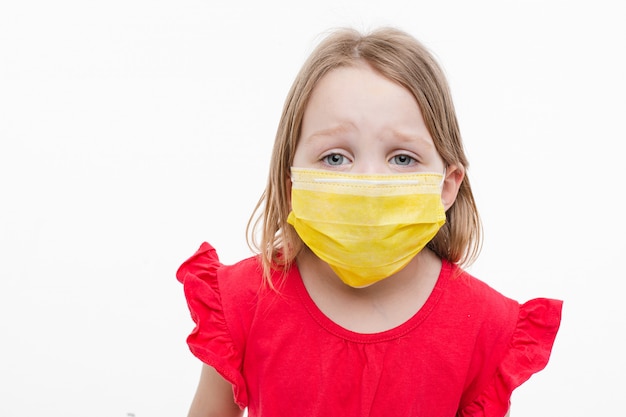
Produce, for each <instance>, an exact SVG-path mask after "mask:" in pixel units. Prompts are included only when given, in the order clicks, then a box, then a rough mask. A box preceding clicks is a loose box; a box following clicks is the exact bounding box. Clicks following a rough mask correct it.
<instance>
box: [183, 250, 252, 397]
mask: <svg viewBox="0 0 626 417" xmlns="http://www.w3.org/2000/svg"><path fill="white" fill-rule="evenodd" d="M221 267H222V264H221V263H220V261H219V258H218V256H217V253H216V251H215V249H214V248H213V247H212V246H211V245H209V244H208V243H206V242H205V243H203V244H202V245H201V246H200V248H199V249H198V251H197V252H196V253H195V254H194V255H193V256H192V257H190V258H189V259H188V260H186V261H185V262H184V263H183V264H182V265H181V266H180V268H179V269H178V271H177V272H176V278H177V279H178V280H179V281H180V282H181V283H182V284H183V285H184V289H185V297H186V299H187V305H188V306H189V311H190V312H191V318H192V319H193V321H194V323H195V324H196V326H195V328H194V330H193V331H192V332H191V334H190V335H189V337H188V338H187V344H188V345H189V349H190V350H191V352H192V353H193V354H194V355H195V356H196V357H198V359H200V360H201V361H202V362H204V363H206V364H207V365H210V366H212V367H213V368H215V369H216V370H217V372H219V373H220V374H221V375H222V376H223V377H224V378H225V379H226V380H227V381H229V382H230V383H231V384H232V385H233V394H234V399H235V402H236V403H237V404H238V405H239V406H240V407H241V408H244V407H245V406H247V403H248V398H247V391H246V388H245V382H244V379H243V376H242V374H241V363H242V352H241V349H238V348H237V346H235V343H234V342H233V338H232V335H231V333H230V331H229V328H228V323H227V321H226V318H225V315H224V310H223V306H222V296H221V294H220V288H219V282H218V271H219V269H220V268H221Z"/></svg>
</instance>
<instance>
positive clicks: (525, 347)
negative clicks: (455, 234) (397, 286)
mask: <svg viewBox="0 0 626 417" xmlns="http://www.w3.org/2000/svg"><path fill="white" fill-rule="evenodd" d="M261 271H262V269H261V266H260V265H259V262H258V261H257V259H256V258H249V259H246V260H244V261H242V262H239V263H237V264H235V265H232V266H225V265H222V264H221V263H220V262H219V259H218V256H217V254H216V252H215V250H214V249H213V247H211V246H210V245H209V244H207V243H203V244H202V246H201V247H200V249H199V250H198V251H197V252H196V253H195V254H194V255H193V256H192V257H191V258H189V259H188V260H187V261H186V262H184V263H183V264H182V265H181V267H180V269H179V270H178V272H177V278H178V280H179V281H181V282H182V283H183V284H184V288H185V295H186V297H187V302H188V305H189V309H190V311H191V316H192V318H193V320H194V322H195V323H196V327H195V329H194V330H193V332H192V333H191V335H190V336H189V337H188V339H187V342H188V344H189V347H190V349H191V351H192V352H193V354H194V355H196V356H197V357H198V358H199V359H200V360H201V361H203V362H204V363H206V364H208V365H210V366H212V367H214V368H215V369H216V370H217V371H218V372H219V373H220V374H221V375H222V376H223V377H224V378H225V379H226V380H228V381H230V382H231V383H232V385H233V392H234V398H235V401H236V402H237V404H239V406H240V407H242V408H244V407H248V415H249V417H260V416H263V417H265V416H268V417H280V416H299V417H309V416H324V417H329V416H330V417H332V416H341V417H345V416H350V417H360V416H371V417H373V416H381V417H394V416H403V417H409V416H414V417H420V416H421V417H454V416H463V417H466V416H484V417H502V416H504V415H505V414H506V412H507V409H508V407H509V399H510V396H511V392H512V391H513V389H515V388H516V387H517V386H519V385H520V384H521V383H523V382H524V381H526V380H527V379H528V378H529V377H530V376H531V375H532V374H533V373H535V372H537V371H539V370H541V369H543V368H544V367H545V366H546V364H547V362H548V358H549V356H550V351H551V349H552V344H553V342H554V338H555V337H556V333H557V331H558V327H559V323H560V317H561V305H562V302H561V301H558V300H550V299H535V300H531V301H528V302H527V303H525V304H523V305H520V304H518V303H517V302H516V301H514V300H511V299H509V298H506V297H504V296H503V295H501V294H499V293H498V292H496V291H495V290H493V289H491V288H490V287H488V286H487V285H486V284H484V283H483V282H481V281H479V280H477V279H476V278H474V277H472V276H470V275H469V274H467V273H466V272H463V271H460V270H459V269H458V267H457V266H456V265H454V264H451V263H449V262H446V261H444V262H443V265H442V268H441V272H440V275H439V278H438V281H437V283H436V285H435V288H434V289H433V291H432V294H431V295H430V296H429V298H428V300H427V301H426V303H425V304H424V306H423V307H422V308H421V309H420V310H419V311H418V312H417V313H416V314H415V315H414V316H413V317H412V318H410V319H409V320H408V321H406V322H405V323H403V324H401V325H400V326H398V327H395V328H393V329H390V330H387V331H384V332H380V333H372V334H361V333H356V332H352V331H349V330H346V329H345V328H342V327H340V326H339V325H337V324H336V323H334V322H332V321H331V320H330V319H329V318H328V317H326V316H325V315H324V314H323V313H322V312H321V311H320V310H319V309H318V308H317V306H316V305H315V304H314V302H313V300H312V299H311V298H310V297H309V295H308V293H307V291H306V289H305V287H304V284H303V282H302V279H301V277H300V275H299V272H298V269H297V267H296V266H294V267H293V268H291V270H290V271H289V272H288V274H287V276H286V279H285V283H284V285H283V286H282V287H281V288H280V292H279V293H276V292H274V291H272V290H270V289H266V288H265V287H264V286H263V285H262V272H261ZM274 278H276V279H278V278H279V274H278V273H277V274H276V276H275V277H274Z"/></svg>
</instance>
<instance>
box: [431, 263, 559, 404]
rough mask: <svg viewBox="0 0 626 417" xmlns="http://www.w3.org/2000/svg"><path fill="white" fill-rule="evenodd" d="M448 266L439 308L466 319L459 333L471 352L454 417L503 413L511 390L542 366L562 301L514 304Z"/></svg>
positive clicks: (481, 282)
mask: <svg viewBox="0 0 626 417" xmlns="http://www.w3.org/2000/svg"><path fill="white" fill-rule="evenodd" d="M450 268H451V274H449V277H448V279H447V285H446V291H445V294H444V296H443V298H444V299H445V302H444V304H445V305H448V308H449V310H450V311H453V313H450V314H451V315H453V316H454V315H455V314H456V315H457V316H463V318H464V319H466V320H465V323H464V324H465V325H464V326H463V330H462V333H463V334H464V337H466V338H467V339H469V340H471V344H472V350H471V351H472V352H473V353H472V355H471V358H469V362H468V363H467V366H468V367H467V380H466V388H465V390H464V395H463V399H462V401H461V405H462V409H463V412H462V413H460V415H462V416H478V415H480V416H492V415H493V416H496V415H504V414H505V413H506V410H507V408H508V404H509V400H510V395H511V393H512V391H513V390H514V389H515V388H516V387H518V386H519V385H521V384H522V383H523V382H524V381H526V380H527V379H528V378H529V377H530V376H531V375H532V374H533V373H535V372H538V371H540V370H541V369H543V368H544V367H545V366H546V364H547V362H548V359H549V356H550V352H551V350H552V346H553V343H554V340H555V337H556V333H557V331H558V328H559V325H560V320H561V306H562V302H561V301H560V300H551V299H547V298H536V299H533V300H530V301H527V302H525V303H523V304H520V303H519V302H517V301H516V300H513V299H511V298H508V297H506V296H504V295H502V294H501V293H500V292H498V291H496V290H495V289H493V288H492V287H490V286H489V285H487V284H486V283H485V282H483V281H481V280H479V279H477V278H475V277H474V276H472V275H471V274H469V273H467V272H465V271H462V270H461V269H459V268H458V267H456V266H451V267H450ZM455 271H456V272H455Z"/></svg>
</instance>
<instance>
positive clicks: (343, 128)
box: [302, 122, 355, 140]
mask: <svg viewBox="0 0 626 417" xmlns="http://www.w3.org/2000/svg"><path fill="white" fill-rule="evenodd" d="M354 129H355V127H354V124H352V123H351V122H343V123H339V124H337V125H336V126H333V127H330V128H328V129H322V130H318V131H316V132H313V133H312V134H310V135H309V136H307V137H303V138H302V139H304V140H311V139H314V138H316V137H318V136H336V135H338V134H341V133H345V132H348V131H351V130H354Z"/></svg>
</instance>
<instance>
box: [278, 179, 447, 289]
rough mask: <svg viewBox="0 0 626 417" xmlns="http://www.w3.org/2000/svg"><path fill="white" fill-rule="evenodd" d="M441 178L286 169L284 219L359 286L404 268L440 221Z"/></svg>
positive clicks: (442, 216) (442, 212) (338, 271)
mask: <svg viewBox="0 0 626 417" xmlns="http://www.w3.org/2000/svg"><path fill="white" fill-rule="evenodd" d="M443 177H444V176H443V175H442V174H437V173H411V174H389V175H360V174H350V173H341V172H333V171H324V170H314V169H302V168H291V183H292V188H291V206H292V211H291V213H289V217H288V218H287V222H288V223H289V224H291V225H292V226H293V227H294V228H295V229H296V232H297V233H298V235H299V236H300V238H301V239H302V241H303V242H304V243H305V244H306V245H307V246H308V247H309V248H310V249H311V250H312V251H313V253H315V255H317V256H318V257H319V258H320V259H322V260H323V261H324V262H326V263H328V264H329V265H330V267H331V268H332V269H333V271H334V272H335V273H336V274H337V275H338V276H339V278H341V280H342V281H343V282H345V283H346V284H348V285H350V286H352V287H357V288H358V287H365V286H368V285H371V284H373V283H375V282H377V281H380V280H381V279H383V278H387V277H389V276H390V275H393V274H394V273H396V272H398V271H399V270H401V269H402V268H404V267H405V266H406V264H408V263H409V261H410V260H411V259H412V258H413V257H414V256H415V255H417V253H419V252H420V251H421V250H422V249H423V248H424V246H426V244H427V243H428V242H430V240H431V239H432V238H433V237H434V236H435V235H436V234H437V232H438V231H439V228H440V227H441V226H442V225H443V224H444V223H445V221H446V213H445V209H444V207H443V204H442V203H441V186H442V183H443Z"/></svg>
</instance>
